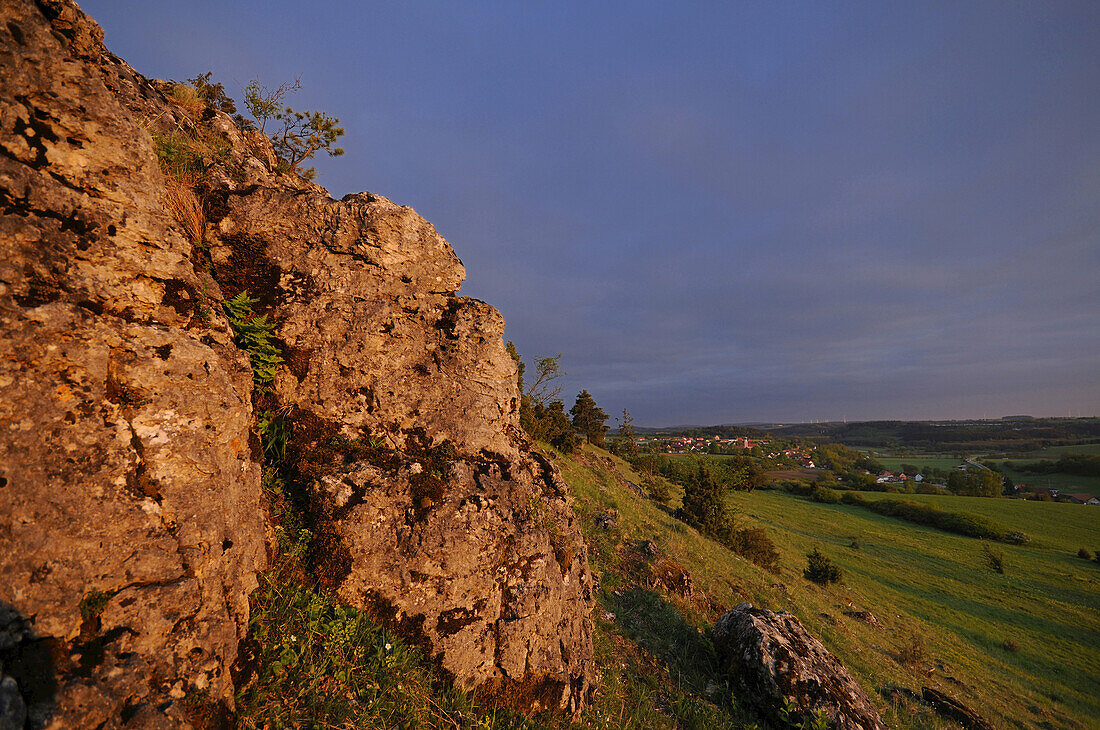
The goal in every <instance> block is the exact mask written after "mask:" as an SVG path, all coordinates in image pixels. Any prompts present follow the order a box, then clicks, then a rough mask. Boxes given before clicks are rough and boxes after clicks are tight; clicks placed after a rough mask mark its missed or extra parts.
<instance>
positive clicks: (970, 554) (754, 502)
mask: <svg viewBox="0 0 1100 730" xmlns="http://www.w3.org/2000/svg"><path fill="white" fill-rule="evenodd" d="M557 459H558V462H559V464H560V466H561V469H562V474H563V475H564V477H565V479H566V481H567V482H568V483H569V484H570V485H571V487H572V488H573V490H574V492H575V494H576V497H577V502H576V504H575V509H576V511H577V513H578V515H579V516H580V517H581V521H582V525H584V526H585V530H586V535H587V537H588V539H589V542H590V545H591V559H592V561H593V567H594V569H595V570H597V571H598V572H600V573H601V582H600V588H601V590H600V594H599V606H600V609H601V610H600V612H599V615H602V616H605V617H606V616H607V615H609V614H614V615H615V620H614V621H608V620H606V619H605V620H599V621H598V622H597V646H598V647H599V646H600V645H601V643H603V642H607V641H612V642H617V643H619V644H623V643H624V642H625V643H626V645H627V646H629V647H630V651H629V652H626V653H624V656H629V657H634V655H635V653H639V652H640V657H641V658H640V659H638V660H637V661H635V662H633V663H631V662H627V663H626V666H624V667H620V668H619V669H617V670H612V671H613V672H614V674H613V676H614V677H615V681H614V682H613V683H612V684H613V686H616V687H618V688H619V689H618V692H619V695H620V696H622V695H626V696H627V697H629V698H630V699H629V701H625V706H627V707H634V708H635V715H634V716H633V717H634V722H635V723H636V724H635V726H636V727H645V726H646V724H647V723H651V722H654V720H653V717H673V716H676V715H675V708H677V707H682V706H684V704H685V702H686V701H685V700H679V702H678V703H677V702H676V701H673V699H672V698H674V697H678V696H679V695H678V694H677V693H678V692H683V693H685V694H686V695H687V697H690V698H691V702H692V703H695V704H694V705H693V706H699V707H704V708H705V709H706V712H708V713H711V714H712V716H713V717H717V718H722V719H721V722H728V723H730V726H734V727H736V726H738V724H739V723H741V722H744V721H746V716H745V715H742V714H739V708H741V706H742V704H741V703H738V702H737V698H736V697H734V698H732V701H731V700H730V698H728V697H726V696H724V695H720V694H718V693H714V694H708V693H707V692H706V688H707V686H708V684H709V685H716V686H717V685H720V683H721V681H722V679H721V677H720V676H718V675H715V674H713V673H712V672H713V668H708V664H707V662H706V661H705V660H701V658H705V657H706V656H708V647H707V643H706V642H707V638H706V637H707V633H706V632H707V630H708V629H709V627H710V626H711V625H712V623H713V621H714V619H715V618H716V617H717V616H718V615H719V614H720V613H721V612H722V611H723V610H724V609H726V608H728V607H730V606H731V605H733V604H735V603H739V602H741V601H749V602H752V603H754V604H758V605H764V606H768V607H772V608H775V609H782V610H787V611H791V612H792V613H794V614H795V615H797V616H798V617H799V618H800V619H801V620H802V621H803V623H805V624H806V625H807V627H809V628H810V630H811V631H812V632H813V633H814V634H815V635H816V636H818V637H819V638H821V640H822V641H823V642H824V643H825V644H826V646H827V647H828V648H829V649H830V650H831V651H833V652H834V653H835V654H836V655H837V656H838V657H839V658H840V659H841V661H842V662H843V663H844V665H845V666H846V667H847V668H848V669H850V670H851V671H852V672H853V673H854V674H855V675H856V677H857V678H858V679H859V680H860V681H861V683H863V685H864V687H865V688H866V689H867V690H868V694H869V695H870V696H871V697H872V699H873V700H874V701H875V702H876V703H877V704H878V707H879V709H880V711H881V712H882V714H883V718H884V719H885V720H886V721H887V723H888V724H890V725H891V726H897V727H929V726H937V725H938V724H947V725H948V726H950V725H949V723H944V721H943V720H942V719H940V718H938V717H937V716H936V715H934V714H932V713H931V711H930V710H929V709H928V708H927V706H924V705H923V704H922V703H919V702H917V701H916V700H915V698H914V693H916V694H918V695H919V693H920V690H921V687H923V686H932V687H934V688H938V689H940V690H942V691H943V692H945V693H947V694H949V695H951V696H954V697H957V698H958V699H960V700H961V701H963V702H964V703H966V704H967V705H969V706H970V707H972V708H975V709H979V710H980V711H981V712H982V714H983V715H984V716H985V717H986V718H987V719H988V720H989V721H991V722H992V723H993V724H994V726H996V727H1036V726H1045V727H1064V728H1083V727H1089V726H1090V725H1091V722H1092V721H1091V720H1090V718H1095V717H1096V716H1098V714H1100V705H1098V704H1097V700H1096V697H1097V696H1098V689H1100V655H1098V654H1097V650H1096V647H1097V646H1100V622H1098V619H1097V615H1096V611H1095V608H1096V596H1097V595H1100V569H1098V568H1097V565H1096V564H1095V563H1091V562H1087V561H1084V560H1081V559H1080V558H1078V557H1076V552H1077V548H1078V547H1081V545H1078V543H1081V544H1082V545H1092V544H1093V543H1095V544H1096V546H1097V547H1100V526H1098V525H1097V523H1096V521H1095V516H1094V514H1093V513H1091V512H1089V511H1088V510H1087V509H1085V508H1081V507H1079V506H1076V505H1067V504H1051V503H1035V502H1021V501H1018V500H997V499H982V498H965V497H949V496H939V497H938V496H934V495H906V498H907V499H908V498H913V499H917V500H926V501H930V502H936V503H939V504H940V506H942V507H944V508H945V509H958V510H962V511H968V512H976V513H979V514H985V515H987V516H989V517H991V518H994V519H996V520H998V521H1001V522H1003V523H1004V524H1006V525H1007V526H1008V527H1010V528H1013V529H1026V530H1027V531H1028V532H1029V533H1030V534H1032V535H1033V536H1034V542H1033V543H1032V544H1030V545H1026V546H1006V547H1005V548H1004V553H1005V566H1006V567H1005V569H1004V570H1005V572H1004V574H1003V575H1002V574H997V573H994V572H992V571H990V570H988V569H987V568H986V567H985V566H984V564H983V557H982V543H981V541H978V540H974V539H971V538H964V537H958V536H954V535H949V534H945V533H942V532H939V531H936V530H932V529H929V528H924V527H920V526H916V525H911V524H909V523H904V522H899V521H897V520H894V519H891V518H887V517H882V516H879V515H876V514H874V513H871V512H867V511H866V510H861V509H859V508H857V507H849V506H846V505H823V504H819V503H814V502H810V501H809V500H806V499H803V498H799V497H795V496H793V495H789V494H786V493H783V492H779V491H759V490H758V491H756V492H753V493H751V494H747V493H735V494H733V495H732V496H731V497H730V499H731V501H732V503H733V504H734V505H735V506H736V507H737V508H738V510H739V511H740V513H741V515H742V520H743V522H744V524H747V525H752V524H755V525H763V526H765V528H766V529H767V531H768V534H769V535H770V536H771V537H772V539H773V540H774V541H775V543H776V546H777V548H778V551H779V553H780V561H779V563H780V569H779V571H778V572H777V573H774V574H773V573H768V572H766V571H763V570H761V569H760V568H758V567H757V566H755V565H753V564H752V563H749V562H747V561H746V560H744V559H742V558H740V557H739V556H737V555H735V554H733V553H731V552H730V551H728V550H726V549H725V548H723V547H721V546H719V545H717V544H716V543H714V542H713V541H711V540H710V539H708V538H706V537H705V536H702V535H700V534H699V533H697V532H696V531H695V530H693V529H692V528H690V527H687V526H685V525H684V524H683V523H681V522H680V521H679V520H677V519H675V518H674V517H672V516H670V514H669V513H668V511H667V509H665V508H663V507H662V506H661V505H659V504H658V503H656V502H655V501H653V500H651V499H647V498H645V497H643V496H642V495H640V494H639V493H638V492H637V491H636V490H635V489H634V488H633V487H632V486H630V482H633V483H635V484H641V483H642V481H643V480H642V479H641V477H639V476H638V475H637V474H635V473H633V472H632V471H631V470H630V468H629V466H628V465H627V464H625V463H624V462H622V461H621V460H619V459H618V458H616V457H613V456H611V455H609V454H606V453H604V452H602V451H598V450H593V449H591V448H588V449H586V450H585V451H584V453H583V454H581V455H579V456H577V457H575V458H574V457H560V456H559V457H557ZM868 496H870V497H872V498H873V497H888V496H890V495H885V494H883V495H877V494H874V493H868ZM676 499H677V498H676V497H675V496H674V497H673V502H675V501H676ZM609 510H615V511H616V512H617V519H616V520H615V523H614V525H613V526H612V527H610V528H609V529H603V528H601V527H599V526H598V523H599V522H601V521H602V520H599V519H597V518H598V517H599V516H600V515H603V514H606V513H607V512H608V511H609ZM647 541H648V543H652V545H654V546H656V553H655V555H654V556H650V557H647V552H646V548H645V547H643V546H645V545H647ZM854 543H858V548H857V547H854V546H853V545H854ZM814 547H820V548H821V549H822V550H823V551H824V552H825V553H826V554H827V555H828V556H829V557H831V558H832V559H833V560H834V561H835V562H836V563H837V564H838V565H839V566H840V567H841V569H842V571H843V573H844V580H843V582H842V583H840V584H837V585H836V586H834V587H830V588H822V587H819V586H817V585H815V584H813V583H810V582H809V581H807V580H805V579H804V578H803V577H802V569H803V568H804V567H805V565H806V553H807V552H808V551H810V550H811V549H813V548H814ZM1090 549H1092V548H1090ZM685 586H690V587H691V588H690V591H687V590H686V589H685ZM864 611H866V612H869V613H870V614H872V615H873V617H874V618H873V619H863V618H861V614H860V613H859V612H864ZM869 620H870V621H871V623H868V621H869ZM670 627H672V628H670ZM675 627H680V629H676V628H675ZM699 631H701V632H702V633H701V634H700V633H698V632H699ZM651 666H653V667H656V668H658V669H659V670H660V671H661V672H666V673H668V674H667V675H662V674H660V673H658V675H657V678H654V675H653V674H652V672H651V670H648V669H647V668H648V667H651ZM603 671H604V672H605V674H606V672H607V671H608V670H607V669H604V670H603ZM664 676H671V677H677V676H678V677H679V678H680V680H679V681H678V682H670V681H667V680H666V681H663V682H662V680H661V677H664ZM722 691H723V692H726V691H728V689H726V688H724V689H723V690H722ZM607 692H608V690H606V689H600V690H598V691H597V697H603V701H604V702H605V703H609V704H612V705H613V704H614V699H615V698H614V696H613V695H612V696H611V697H607ZM698 703H702V704H698ZM647 713H650V714H647ZM679 721H680V722H685V721H684V720H683V719H682V718H681V719H680V720H679ZM666 722H669V725H668V726H673V725H672V724H671V722H672V721H666ZM706 722H710V723H712V724H713V723H714V722H718V720H708V721H706ZM703 724H705V723H703V722H700V724H699V725H698V726H699V727H702V726H703ZM686 726H691V725H690V723H688V724H687V725H686ZM719 726H720V725H719Z"/></svg>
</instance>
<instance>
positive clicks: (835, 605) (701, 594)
mask: <svg viewBox="0 0 1100 730" xmlns="http://www.w3.org/2000/svg"><path fill="white" fill-rule="evenodd" d="M600 459H605V460H606V459H613V457H609V456H608V455H607V454H606V453H604V452H597V451H595V450H590V449H586V452H585V454H584V455H583V456H582V457H581V458H580V459H577V458H568V457H561V456H558V457H557V458H556V460H557V462H558V464H559V466H560V467H561V469H562V473H563V475H564V476H565V479H566V481H567V482H568V483H569V484H570V486H571V487H572V488H573V490H574V494H575V496H576V503H575V506H574V508H575V510H576V511H577V514H578V516H579V517H580V518H581V522H582V524H583V525H584V526H585V529H586V531H587V532H588V537H589V543H590V546H591V550H592V561H593V567H594V568H595V569H596V570H599V571H601V572H602V580H601V592H600V596H599V601H600V609H599V610H598V613H600V614H602V613H604V612H612V613H615V614H616V620H615V621H614V622H607V621H602V620H601V621H598V629H599V634H600V637H599V641H600V642H607V641H608V640H609V638H610V639H613V640H615V641H619V642H622V641H623V640H624V639H628V640H631V641H630V642H629V643H630V644H631V645H632V646H633V647H635V648H634V649H633V650H634V651H636V652H638V653H640V654H641V655H642V656H643V657H644V658H645V661H647V662H651V663H653V664H655V665H656V666H658V667H660V668H662V669H663V670H664V673H665V677H666V680H665V683H664V684H661V683H659V684H658V685H657V688H656V689H655V690H652V693H651V696H656V697H658V698H660V696H662V695H665V694H667V692H668V690H669V688H670V685H669V684H668V683H667V682H668V681H673V686H675V687H676V688H677V689H680V690H682V691H683V692H684V694H686V695H687V696H688V698H689V699H690V700H692V701H695V702H706V701H707V700H712V702H710V703H709V707H708V709H709V710H711V711H713V712H714V713H715V720H714V721H712V722H710V723H709V724H703V725H698V724H693V723H691V722H684V721H683V720H682V719H681V722H680V725H679V726H680V727H708V728H714V727H737V726H739V723H741V722H745V721H746V717H744V716H741V715H738V714H737V710H736V709H733V711H731V706H732V707H733V708H737V707H740V706H741V705H742V704H743V702H742V703H738V702H737V698H736V697H735V698H734V699H733V701H732V703H731V702H730V701H722V700H723V698H722V697H721V696H720V695H722V694H723V693H727V692H729V688H728V687H725V686H721V688H720V689H719V691H718V692H717V693H716V694H717V695H719V697H717V698H716V697H714V696H713V695H707V694H706V692H705V688H706V686H707V685H708V684H711V685H714V684H719V685H721V684H722V683H723V682H724V678H723V677H722V675H721V672H720V671H719V668H718V667H717V666H715V665H713V663H708V661H707V659H706V657H707V652H708V649H707V647H706V643H707V642H706V631H707V629H708V628H709V626H710V624H711V623H712V622H713V620H714V619H715V618H717V616H719V615H721V613H722V612H723V611H724V610H726V609H727V608H729V607H731V606H733V605H736V604H737V603H740V602H741V601H749V602H751V603H753V604H754V605H757V606H765V607H768V608H772V609H776V610H790V611H792V612H794V613H795V614H796V615H798V616H799V617H800V618H801V619H802V620H803V623H804V624H806V626H807V628H808V629H809V630H810V631H811V632H812V633H814V634H815V635H816V636H818V637H819V638H820V639H821V640H822V641H823V642H825V643H826V645H827V646H829V648H830V649H832V650H833V651H834V652H835V653H837V654H838V656H839V657H840V659H841V661H842V662H844V663H845V664H846V665H847V666H849V667H850V668H852V669H854V670H855V671H854V674H856V676H857V678H858V679H860V681H861V683H862V684H863V685H864V688H865V689H866V690H867V692H868V694H869V695H870V696H871V697H872V701H874V702H875V703H876V704H877V705H878V707H879V709H880V710H881V711H882V713H883V716H884V718H885V719H886V721H887V722H888V723H889V724H890V725H891V726H901V727H940V726H942V723H941V722H940V721H939V720H938V718H936V717H935V716H934V715H931V714H930V713H929V711H928V710H927V709H925V708H922V707H919V706H917V705H915V704H913V703H911V702H909V701H908V700H907V699H906V698H905V697H904V696H901V695H895V696H892V697H891V693H890V692H889V690H888V689H887V688H886V685H887V684H889V685H891V686H892V685H899V686H902V687H909V688H913V689H915V690H916V691H918V692H919V690H920V677H918V675H916V674H914V673H912V672H910V670H907V669H904V668H902V667H900V666H898V665H897V663H896V662H895V661H894V660H893V659H892V658H891V654H892V652H894V650H895V645H900V644H901V643H903V642H906V641H908V640H909V639H910V638H911V637H910V635H909V633H910V632H909V631H908V630H907V629H906V630H898V629H895V628H893V627H892V625H891V624H893V623H894V622H893V621H891V620H887V617H884V623H886V624H887V628H885V629H875V628H872V627H869V626H867V625H866V624H864V623H862V622H860V621H858V620H855V619H849V618H848V617H845V616H843V614H842V613H841V610H842V609H844V608H846V607H847V603H848V600H849V594H850V593H851V591H850V589H849V588H848V587H846V586H840V587H836V588H829V589H822V588H818V587H817V586H814V585H812V584H810V583H808V582H807V581H805V580H804V579H803V578H802V576H801V568H802V566H803V565H804V564H805V554H804V553H805V552H806V550H805V549H804V548H803V544H804V543H805V542H806V541H804V540H802V539H800V538H797V537H796V538H795V539H794V542H793V543H792V540H791V538H792V533H788V532H787V531H786V530H785V529H770V530H769V532H770V533H771V534H772V535H773V537H774V538H775V539H776V542H777V545H778V547H779V549H780V552H781V553H782V554H783V565H784V567H782V569H781V572H780V574H779V575H774V574H771V573H768V572H766V571H764V570H762V569H761V568H759V567H757V566H755V565H753V564H752V563H749V562H748V561H746V560H743V559H742V558H740V557H738V556H737V555H735V554H733V553H731V552H730V551H728V550H726V549H725V548H724V547H722V546H721V545H718V544H717V543H715V542H713V541H712V540H710V539H708V538H706V537H704V536H702V535H700V534H699V533H698V532H696V531H695V530H693V529H692V528H690V527H687V526H685V525H684V524H683V523H681V522H680V521H679V520H676V519H674V518H673V517H671V516H670V515H669V514H668V512H667V511H665V510H663V509H661V508H660V507H659V506H658V505H657V504H656V503H654V502H652V501H649V500H646V499H643V498H641V497H639V496H638V495H637V494H635V493H634V492H633V491H632V490H631V489H630V488H629V487H627V486H624V485H623V484H622V483H621V482H620V481H619V480H617V479H616V478H615V476H614V474H613V473H612V472H613V470H612V469H609V468H607V466H606V463H600V462H599V460H600ZM613 462H614V465H615V469H614V470H617V471H619V472H620V473H621V474H622V475H624V476H625V477H626V478H627V479H630V480H631V481H635V482H640V481H641V480H640V479H639V478H638V477H637V475H635V474H633V473H632V472H631V471H630V470H629V467H628V466H627V465H626V464H624V463H623V462H621V461H619V460H618V459H613ZM755 496H760V493H758V494H757V495H753V497H755ZM751 498H752V497H750V499H751ZM806 504H807V505H808V504H809V503H806ZM608 508H615V509H617V510H618V513H619V522H618V526H617V528H616V529H615V530H613V531H611V532H604V531H602V530H599V529H597V528H593V527H591V525H593V520H592V517H593V516H594V515H595V514H597V513H599V512H602V511H603V510H606V509H608ZM643 540H653V541H654V542H655V543H657V545H658V546H659V553H660V555H662V556H663V558H664V559H666V560H668V561H671V562H672V563H674V564H678V565H680V566H682V567H683V568H684V569H686V571H687V572H688V573H689V574H690V575H691V578H692V582H693V584H694V586H695V590H694V592H693V594H692V595H691V596H690V598H686V597H682V596H680V595H677V594H676V592H675V591H664V590H656V591H651V592H649V594H648V595H647V596H645V597H643V599H637V596H638V594H639V592H640V591H639V590H638V589H637V588H635V589H634V590H631V588H632V587H633V586H637V576H636V575H635V574H633V573H632V571H631V570H630V569H629V567H628V565H627V564H628V563H629V559H624V558H623V556H624V555H625V556H630V555H631V554H633V553H634V550H633V546H635V545H637V544H638V543H639V542H641V541H643ZM654 602H659V603H661V604H662V611H663V612H664V613H665V615H666V620H665V622H664V623H660V624H655V625H650V626H649V627H646V626H645V625H643V626H641V627H638V626H637V624H638V623H642V624H645V623H646V622H645V621H641V622H639V621H637V618H638V617H639V616H642V617H648V616H652V615H653V614H654V611H653V609H652V606H651V604H652V603H654ZM858 608H872V609H873V608H874V606H864V605H860V606H858ZM826 615H827V617H826ZM650 623H652V622H650ZM685 624H686V628H687V631H685V630H684V629H685ZM692 627H694V631H695V632H696V633H697V634H698V633H699V632H702V633H701V636H702V640H701V641H698V640H697V641H695V642H692V641H690V640H687V639H686V638H684V637H685V636H686V635H688V634H689V633H690V631H691V630H692ZM676 644H679V645H680V647H681V649H683V650H687V651H688V652H689V656H678V655H677V651H676V647H675V645H676ZM700 644H701V645H702V646H700ZM670 645H672V646H670ZM883 665H890V669H889V671H886V672H880V671H878V668H880V667H882V666H883ZM631 666H632V665H631V664H630V662H625V663H623V667H622V668H621V669H616V668H615V667H614V666H612V667H605V668H604V669H603V671H604V673H605V678H606V677H607V674H608V672H609V670H610V671H611V672H612V673H613V674H614V673H616V672H620V671H621V672H625V673H626V675H628V676H627V677H626V678H623V677H619V678H616V679H615V680H614V682H613V684H614V685H615V686H616V687H617V689H610V688H608V687H603V688H601V690H600V692H599V693H598V695H597V703H598V704H600V703H603V704H611V705H612V706H613V705H614V704H615V703H616V702H617V701H618V700H616V699H615V697H614V696H613V695H614V694H615V693H616V692H618V693H621V692H622V689H623V688H624V687H625V688H629V687H630V686H631V681H630V680H629V675H631V674H632V672H633V670H632V669H631ZM676 676H680V678H681V680H680V681H679V682H678V683H677V682H675V680H672V679H671V678H672V677H676ZM926 683H930V684H933V685H937V684H943V683H942V682H941V683H937V682H936V681H935V680H933V681H931V682H926ZM944 689H945V690H947V691H948V693H949V694H955V695H958V694H959V693H958V692H957V691H953V690H954V687H951V686H944ZM880 690H884V691H880ZM608 695H612V696H608ZM715 700H716V701H715ZM658 704H662V703H658ZM663 704H664V705H667V703H663ZM664 714H665V715H666V716H667V715H671V714H672V713H668V712H666V713H664ZM649 722H650V723H652V724H646V723H634V724H629V723H628V724H624V725H623V727H651V726H652V727H663V726H666V725H662V724H659V723H656V722H655V719H654V717H650V719H649Z"/></svg>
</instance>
